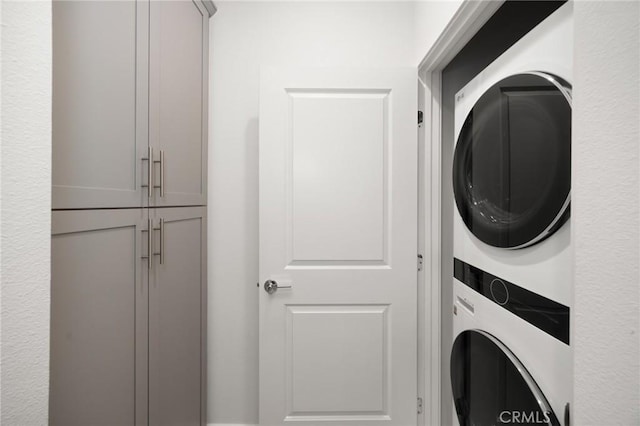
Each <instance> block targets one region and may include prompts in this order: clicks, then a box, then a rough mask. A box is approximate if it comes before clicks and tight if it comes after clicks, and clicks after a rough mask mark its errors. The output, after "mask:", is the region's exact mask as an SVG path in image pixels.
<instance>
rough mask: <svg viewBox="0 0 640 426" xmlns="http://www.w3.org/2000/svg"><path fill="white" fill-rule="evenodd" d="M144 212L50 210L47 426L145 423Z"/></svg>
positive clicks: (145, 270)
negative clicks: (48, 395) (49, 327)
mask: <svg viewBox="0 0 640 426" xmlns="http://www.w3.org/2000/svg"><path fill="white" fill-rule="evenodd" d="M147 215H148V212H147V210H144V209H123V210H82V211H54V212H53V214H52V231H53V232H52V234H53V235H52V238H51V365H50V374H51V377H50V401H49V402H50V403H49V422H50V424H51V425H64V426H73V425H83V426H84V425H146V424H148V418H147V403H146V401H147V357H148V352H147V316H148V311H147V308H148V287H147V283H148V275H147V274H148V267H147V260H146V259H143V258H142V256H144V255H145V254H146V253H147V250H148V247H146V244H147V240H148V239H147V234H146V229H147V223H148V222H147Z"/></svg>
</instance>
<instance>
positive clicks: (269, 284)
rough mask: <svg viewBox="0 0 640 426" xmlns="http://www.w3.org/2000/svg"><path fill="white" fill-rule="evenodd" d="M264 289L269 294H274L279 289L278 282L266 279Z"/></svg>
mask: <svg viewBox="0 0 640 426" xmlns="http://www.w3.org/2000/svg"><path fill="white" fill-rule="evenodd" d="M264 291H266V292H267V293H269V294H273V293H275V292H276V291H278V283H277V282H276V281H274V280H266V281H265V282H264Z"/></svg>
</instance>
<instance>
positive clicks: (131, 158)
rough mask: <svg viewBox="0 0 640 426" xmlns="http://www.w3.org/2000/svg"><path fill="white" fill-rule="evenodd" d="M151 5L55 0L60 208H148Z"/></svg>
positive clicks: (55, 177)
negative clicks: (146, 204)
mask: <svg viewBox="0 0 640 426" xmlns="http://www.w3.org/2000/svg"><path fill="white" fill-rule="evenodd" d="M148 40H149V4H148V3H145V2H134V1H122V2H108V1H96V2H83V1H55V2H53V117H52V121H53V122H52V127H53V129H52V132H53V134H52V138H53V141H52V143H53V152H52V166H53V171H52V184H53V188H52V202H53V208H54V209H63V208H65V209H67V208H96V207H113V208H115V207H141V206H143V205H145V204H144V203H145V202H146V198H145V197H143V192H146V190H144V191H143V187H142V185H143V184H145V183H146V181H145V176H146V175H147V173H146V171H143V169H144V168H146V167H147V164H143V163H146V162H143V161H142V160H141V158H143V157H145V156H146V155H147V154H146V153H147V146H148V126H147V121H148V119H147V117H148V101H147V99H148V88H147V86H148V84H147V81H148V71H149V70H148V59H147V58H148V56H149V55H148V52H149V49H148V44H149V43H148Z"/></svg>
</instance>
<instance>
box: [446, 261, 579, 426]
mask: <svg viewBox="0 0 640 426" xmlns="http://www.w3.org/2000/svg"><path fill="white" fill-rule="evenodd" d="M454 269H455V277H456V285H455V286H454V295H453V297H454V309H453V312H454V321H453V331H454V336H455V339H454V342H453V346H452V350H451V386H452V395H453V402H454V407H455V409H454V411H455V412H454V419H455V420H454V424H459V425H461V426H471V425H476V426H492V425H502V424H505V425H506V424H511V425H513V424H516V425H517V424H519V425H551V426H559V425H563V426H568V425H569V423H570V418H569V413H570V403H571V396H572V385H573V380H572V358H571V354H570V351H569V346H568V342H569V308H568V307H567V306H565V305H563V304H561V303H558V302H555V301H553V300H551V299H548V298H545V297H543V296H540V295H538V294H536V293H534V292H531V291H528V290H526V289H524V288H522V287H521V286H519V285H517V283H512V282H509V281H508V280H506V279H503V278H501V277H499V276H496V275H494V274H491V273H489V272H487V271H484V270H482V269H480V268H477V267H474V266H472V265H469V264H467V263H465V262H463V261H461V260H456V263H455V265H454ZM456 420H457V423H456Z"/></svg>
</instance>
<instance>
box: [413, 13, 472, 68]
mask: <svg viewBox="0 0 640 426" xmlns="http://www.w3.org/2000/svg"><path fill="white" fill-rule="evenodd" d="M461 4H462V0H440V1H437V0H422V1H418V2H416V9H415V14H414V22H415V24H414V25H415V30H414V31H415V32H414V44H415V53H414V55H415V56H414V59H415V63H416V64H419V63H420V62H421V61H422V59H423V58H424V57H425V55H426V54H427V52H429V49H430V48H431V46H433V43H434V42H435V41H436V40H437V39H438V37H439V36H440V34H442V31H443V30H444V28H445V27H446V26H447V24H448V23H449V21H450V20H451V18H452V17H453V15H454V14H455V13H456V12H457V11H458V8H459V7H460V5H461Z"/></svg>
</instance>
